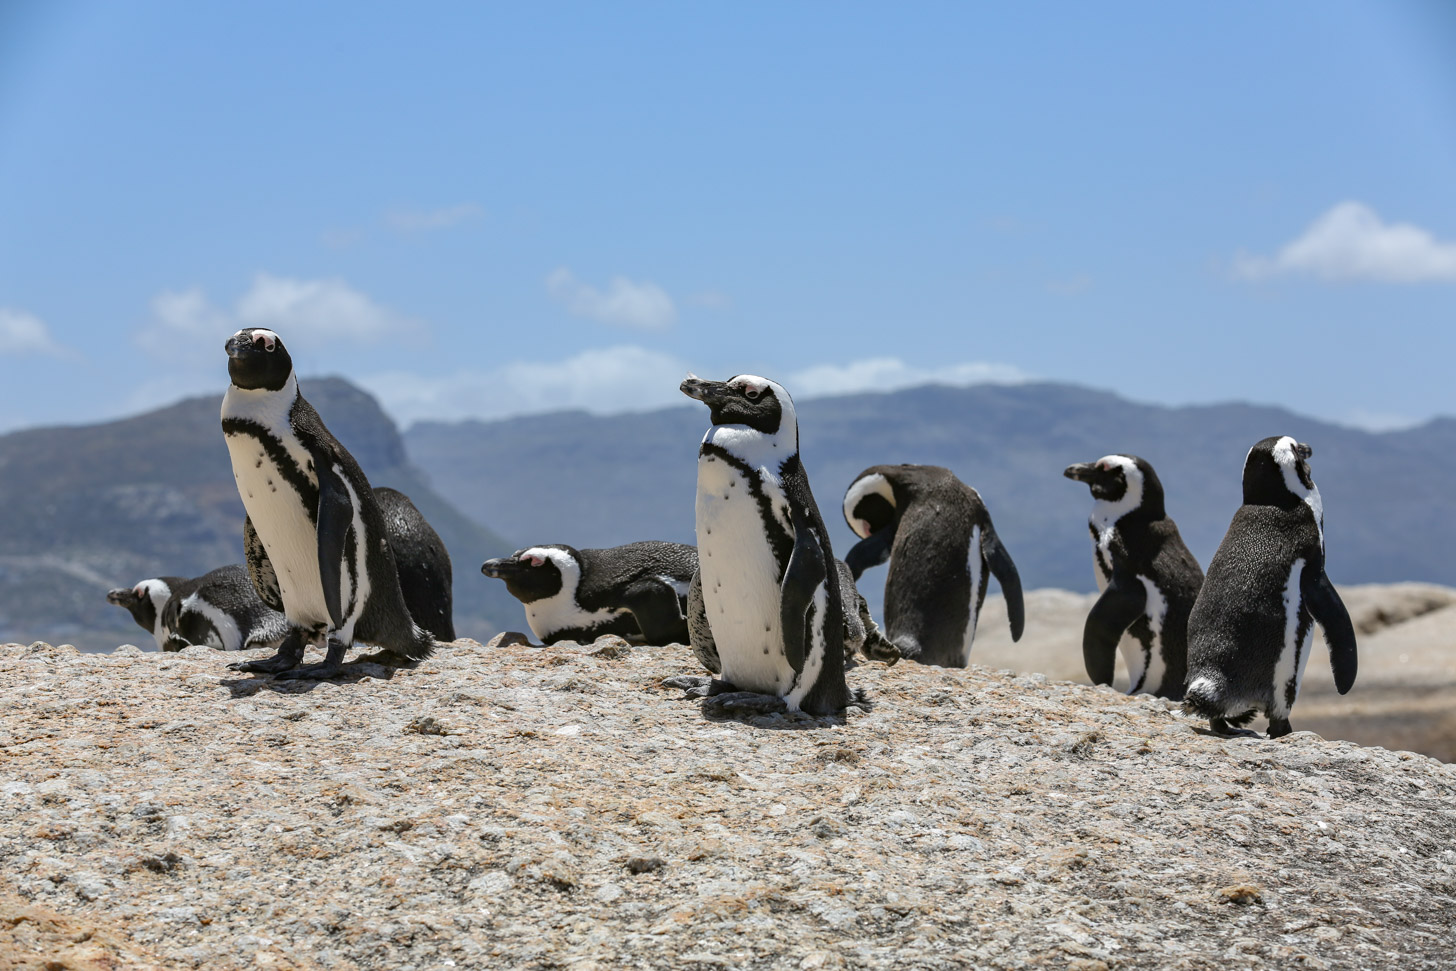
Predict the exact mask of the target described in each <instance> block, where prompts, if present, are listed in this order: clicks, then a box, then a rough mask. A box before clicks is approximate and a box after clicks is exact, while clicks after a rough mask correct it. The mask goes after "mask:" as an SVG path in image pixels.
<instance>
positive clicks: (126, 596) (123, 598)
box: [106, 589, 136, 607]
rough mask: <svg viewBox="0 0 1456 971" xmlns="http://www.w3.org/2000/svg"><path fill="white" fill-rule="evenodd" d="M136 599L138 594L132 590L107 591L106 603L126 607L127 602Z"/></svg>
mask: <svg viewBox="0 0 1456 971" xmlns="http://www.w3.org/2000/svg"><path fill="white" fill-rule="evenodd" d="M135 597H136V594H135V593H134V592H132V591H131V590H122V589H116V590H110V591H107V594H106V602H107V603H109V604H116V605H117V606H118V607H125V606H126V605H127V601H129V600H133V599H135Z"/></svg>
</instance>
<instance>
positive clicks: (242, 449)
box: [222, 328, 434, 679]
mask: <svg viewBox="0 0 1456 971" xmlns="http://www.w3.org/2000/svg"><path fill="white" fill-rule="evenodd" d="M226 350H227V354H228V375H229V377H231V379H232V383H231V384H230V385H229V387H228V390H227V394H225V395H224V396H223V401H222V429H223V434H224V435H225V437H226V439H227V446H228V453H229V455H231V457H232V464H233V478H234V479H236V480H237V484H238V492H239V494H240V495H241V496H242V499H243V507H244V508H245V509H246V510H247V513H248V518H247V520H246V521H245V522H244V524H243V545H244V548H245V550H246V554H247V563H248V572H249V574H251V576H252V578H253V585H254V586H255V587H256V588H257V590H258V595H259V596H260V597H262V599H263V602H264V603H266V604H268V605H269V606H271V607H273V608H274V609H276V610H280V611H282V612H283V613H284V614H285V615H287V617H288V619H289V620H291V621H293V622H294V623H295V624H297V625H298V627H297V628H296V629H295V630H294V632H293V633H291V634H290V635H289V636H288V637H287V638H285V639H284V641H283V643H282V644H281V645H279V648H278V653H277V654H276V655H274V656H273V657H271V658H267V659H265V660H261V661H246V662H241V663H238V664H234V665H231V667H233V668H234V669H235V670H238V671H261V672H266V673H273V674H278V675H279V677H282V678H312V679H321V678H329V677H333V676H334V675H336V674H338V673H339V672H340V671H341V670H342V666H343V659H344V653H345V652H346V651H347V650H348V649H349V646H350V645H351V644H352V643H353V642H354V639H355V638H356V637H357V638H359V639H360V640H362V641H365V642H366V643H369V644H373V645H376V646H378V647H380V648H383V649H384V650H385V651H386V652H389V653H391V654H393V655H395V656H397V657H398V658H399V659H400V660H402V661H404V660H420V659H422V658H426V657H429V655H430V653H431V652H432V651H433V649H434V641H433V639H432V638H431V637H430V635H429V633H428V632H427V631H425V630H423V629H421V628H420V627H419V626H417V625H416V624H415V622H414V621H413V620H412V619H411V618H410V613H409V610H408V608H407V607H406V606H405V601H404V596H403V594H402V593H401V592H400V585H399V575H398V572H397V570H396V567H395V560H394V554H393V552H392V551H391V550H390V545H389V540H388V537H387V535H386V530H385V525H384V517H383V515H382V513H381V512H380V509H379V504H378V502H377V501H376V499H375V496H374V493H373V491H372V490H371V489H370V488H369V481H368V480H367V479H366V478H365V477H364V473H363V472H362V471H361V470H360V469H359V464H358V463H357V462H355V461H354V457H353V456H352V455H350V454H349V453H348V452H347V451H346V450H345V449H344V447H343V446H342V445H340V444H339V442H338V439H336V438H334V436H333V435H332V434H330V433H329V430H328V429H327V428H326V427H324V423H323V421H322V420H320V418H319V416H318V412H316V411H314V409H313V406H312V405H310V404H309V403H308V402H307V401H306V400H305V399H304V397H303V395H302V394H300V393H299V390H298V378H297V377H296V376H295V375H294V373H293V362H292V359H291V358H290V357H289V355H288V350H287V348H285V347H284V346H283V341H282V340H281V339H279V337H278V335H277V334H275V333H273V331H271V330H263V329H259V328H245V329H243V330H240V331H238V332H237V333H236V334H234V335H233V336H232V337H231V338H229V339H228V342H227V344H226ZM308 642H313V643H324V644H326V645H327V650H326V656H325V658H324V660H323V662H321V663H319V664H310V665H304V666H302V667H299V666H298V664H299V662H300V661H301V660H302V659H303V651H304V646H305V644H306V643H308Z"/></svg>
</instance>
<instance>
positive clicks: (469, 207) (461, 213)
mask: <svg viewBox="0 0 1456 971" xmlns="http://www.w3.org/2000/svg"><path fill="white" fill-rule="evenodd" d="M483 215H485V212H484V210H482V209H481V208H480V207H479V206H477V205H476V204H475V203H473V202H466V203H462V204H461V205H458V206H445V207H443V208H440V209H410V208H402V209H391V210H390V211H389V212H388V213H386V214H385V216H384V222H385V225H387V226H389V228H390V229H393V230H394V231H396V232H400V233H428V232H432V231H435V230H439V229H449V228H450V227H451V226H458V225H460V224H461V223H466V222H470V221H472V220H475V219H479V218H480V217H481V216H483Z"/></svg>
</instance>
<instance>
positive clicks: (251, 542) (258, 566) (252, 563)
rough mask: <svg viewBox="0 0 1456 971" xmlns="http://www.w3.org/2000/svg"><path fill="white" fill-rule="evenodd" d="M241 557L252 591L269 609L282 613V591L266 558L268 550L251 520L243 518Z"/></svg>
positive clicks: (276, 575) (271, 565)
mask: <svg viewBox="0 0 1456 971" xmlns="http://www.w3.org/2000/svg"><path fill="white" fill-rule="evenodd" d="M243 559H244V560H246V561H247V564H248V579H249V580H251V581H252V582H253V591H254V592H255V593H257V595H258V599H259V600H261V601H263V603H264V604H266V605H267V606H268V607H269V608H270V609H272V610H275V611H277V612H278V613H280V614H281V613H283V593H282V592H281V591H280V590H279V589H278V574H277V573H275V572H274V571H273V561H272V560H270V559H268V550H267V549H266V548H265V547H264V546H263V541H262V540H261V539H259V538H258V531H257V530H256V529H254V528H253V520H252V519H251V518H245V519H244V520H243Z"/></svg>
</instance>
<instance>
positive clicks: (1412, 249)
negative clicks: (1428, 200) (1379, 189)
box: [1234, 202, 1456, 283]
mask: <svg viewBox="0 0 1456 971" xmlns="http://www.w3.org/2000/svg"><path fill="white" fill-rule="evenodd" d="M1234 272H1235V274H1237V275H1238V276H1241V277H1244V278H1246V279H1250V280H1260V279H1264V278H1267V277H1272V276H1282V275H1286V274H1306V275H1310V276H1316V277H1320V278H1321V279H1325V280H1368V281H1373V282H1377V283H1424V282H1429V281H1456V243H1448V242H1441V241H1439V240H1437V239H1436V238H1435V237H1434V236H1433V235H1431V233H1429V232H1427V231H1426V230H1424V229H1422V228H1420V227H1419V226H1414V225H1411V224H1410V223H1385V222H1382V221H1381V219H1380V216H1379V214H1378V213H1376V212H1375V210H1373V209H1371V208H1370V207H1369V206H1367V205H1365V204H1364V203H1361V202H1342V203H1340V204H1339V205H1337V206H1335V207H1334V208H1332V209H1331V210H1330V211H1329V212H1327V213H1325V214H1324V215H1322V216H1320V217H1319V218H1318V219H1316V220H1315V221H1314V223H1313V224H1311V225H1310V227H1309V228H1308V229H1306V230H1305V231H1304V235H1302V236H1300V237H1299V238H1298V239H1296V240H1294V241H1293V242H1291V243H1288V244H1287V245H1285V246H1284V247H1283V248H1282V249H1280V251H1279V252H1278V254H1277V255H1275V256H1273V257H1265V256H1250V255H1248V254H1246V253H1239V254H1238V256H1236V257H1235V258H1234Z"/></svg>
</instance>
